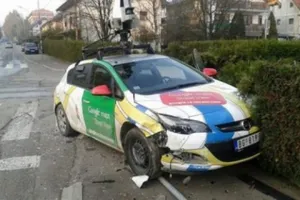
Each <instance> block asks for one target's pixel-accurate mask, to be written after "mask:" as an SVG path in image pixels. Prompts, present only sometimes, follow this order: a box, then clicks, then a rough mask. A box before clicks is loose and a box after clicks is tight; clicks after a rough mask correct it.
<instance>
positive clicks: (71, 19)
mask: <svg viewBox="0 0 300 200" xmlns="http://www.w3.org/2000/svg"><path fill="white" fill-rule="evenodd" d="M72 24H73V18H72V17H70V25H72Z"/></svg>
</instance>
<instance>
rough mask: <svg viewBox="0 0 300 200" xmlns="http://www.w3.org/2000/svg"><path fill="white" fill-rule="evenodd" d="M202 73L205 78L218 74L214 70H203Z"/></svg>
mask: <svg viewBox="0 0 300 200" xmlns="http://www.w3.org/2000/svg"><path fill="white" fill-rule="evenodd" d="M203 73H204V74H205V75H207V76H216V75H217V74H218V72H217V70H216V69H214V68H204V69H203Z"/></svg>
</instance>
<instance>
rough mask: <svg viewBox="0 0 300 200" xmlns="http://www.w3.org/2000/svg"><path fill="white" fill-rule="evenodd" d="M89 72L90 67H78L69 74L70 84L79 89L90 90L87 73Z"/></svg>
mask: <svg viewBox="0 0 300 200" xmlns="http://www.w3.org/2000/svg"><path fill="white" fill-rule="evenodd" d="M90 70H91V65H78V66H76V67H75V68H74V69H73V71H72V72H71V73H72V74H71V76H72V83H71V84H73V85H76V86H78V87H81V88H85V89H87V88H90V85H89V79H90V78H89V72H90Z"/></svg>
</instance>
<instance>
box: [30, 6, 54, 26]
mask: <svg viewBox="0 0 300 200" xmlns="http://www.w3.org/2000/svg"><path fill="white" fill-rule="evenodd" d="M53 17H54V14H53V12H51V11H49V10H46V9H39V10H34V11H32V12H31V13H30V14H29V16H28V22H29V24H30V25H33V24H35V23H36V22H37V21H38V20H39V19H46V21H48V20H50V19H52V18H53Z"/></svg>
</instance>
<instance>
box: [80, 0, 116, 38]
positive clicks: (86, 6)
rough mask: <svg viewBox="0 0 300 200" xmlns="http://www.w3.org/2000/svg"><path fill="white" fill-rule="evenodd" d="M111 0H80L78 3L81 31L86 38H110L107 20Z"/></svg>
mask: <svg viewBox="0 0 300 200" xmlns="http://www.w3.org/2000/svg"><path fill="white" fill-rule="evenodd" d="M111 5H112V0H82V1H81V2H80V3H79V7H80V8H79V10H80V14H79V15H80V17H79V18H80V20H81V23H80V24H81V29H82V31H81V33H82V36H83V37H84V39H86V40H111V38H112V36H111V34H110V29H109V27H108V21H109V17H110V13H111Z"/></svg>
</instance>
